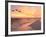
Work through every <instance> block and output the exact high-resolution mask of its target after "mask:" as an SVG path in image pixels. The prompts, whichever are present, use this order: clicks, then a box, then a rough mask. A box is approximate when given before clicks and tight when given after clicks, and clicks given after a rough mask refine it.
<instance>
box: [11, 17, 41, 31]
mask: <svg viewBox="0 0 46 37" xmlns="http://www.w3.org/2000/svg"><path fill="white" fill-rule="evenodd" d="M11 22H12V25H11V26H12V29H11V31H25V30H40V25H41V23H40V18H12V19H11ZM34 24H35V25H34Z"/></svg>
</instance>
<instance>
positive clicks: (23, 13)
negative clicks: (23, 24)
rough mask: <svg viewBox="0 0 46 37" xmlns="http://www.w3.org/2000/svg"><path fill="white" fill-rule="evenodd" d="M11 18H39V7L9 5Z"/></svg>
mask: <svg viewBox="0 0 46 37" xmlns="http://www.w3.org/2000/svg"><path fill="white" fill-rule="evenodd" d="M11 17H12V18H15V17H16V18H18V17H19V18H23V17H25V18H26V17H30V18H39V17H41V7H40V6H19V5H11Z"/></svg>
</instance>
